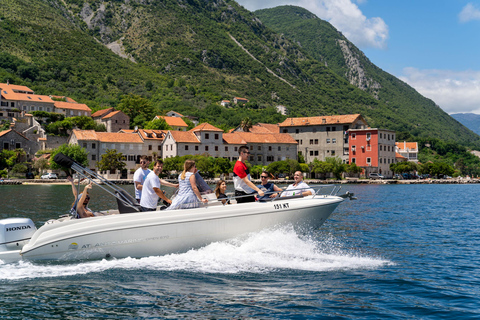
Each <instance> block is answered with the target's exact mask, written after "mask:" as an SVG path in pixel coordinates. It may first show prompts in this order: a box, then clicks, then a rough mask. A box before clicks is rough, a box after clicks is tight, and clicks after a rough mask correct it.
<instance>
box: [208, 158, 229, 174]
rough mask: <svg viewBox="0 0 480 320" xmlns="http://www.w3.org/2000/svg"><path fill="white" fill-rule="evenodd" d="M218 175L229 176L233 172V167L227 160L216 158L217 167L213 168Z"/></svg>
mask: <svg viewBox="0 0 480 320" xmlns="http://www.w3.org/2000/svg"><path fill="white" fill-rule="evenodd" d="M213 170H214V172H215V173H216V174H222V173H225V174H228V173H229V172H231V171H232V166H231V165H230V161H228V159H225V158H215V165H214V168H213Z"/></svg>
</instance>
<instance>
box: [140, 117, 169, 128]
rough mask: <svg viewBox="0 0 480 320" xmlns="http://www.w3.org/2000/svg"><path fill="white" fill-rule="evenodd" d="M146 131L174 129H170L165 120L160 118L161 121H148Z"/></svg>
mask: <svg viewBox="0 0 480 320" xmlns="http://www.w3.org/2000/svg"><path fill="white" fill-rule="evenodd" d="M144 129H148V130H172V127H170V126H169V125H168V124H167V122H166V121H165V119H163V118H160V119H154V120H152V121H148V122H146V123H145V126H144Z"/></svg>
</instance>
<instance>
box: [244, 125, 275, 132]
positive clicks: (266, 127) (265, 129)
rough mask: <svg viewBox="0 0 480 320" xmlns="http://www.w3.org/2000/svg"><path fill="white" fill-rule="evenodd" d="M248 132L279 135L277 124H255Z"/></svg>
mask: <svg viewBox="0 0 480 320" xmlns="http://www.w3.org/2000/svg"><path fill="white" fill-rule="evenodd" d="M250 132H254V133H280V127H279V126H278V124H270V123H257V124H256V125H254V126H252V128H250Z"/></svg>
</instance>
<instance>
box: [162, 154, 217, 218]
mask: <svg viewBox="0 0 480 320" xmlns="http://www.w3.org/2000/svg"><path fill="white" fill-rule="evenodd" d="M196 172H197V167H196V165H195V161H193V160H186V161H185V163H184V164H183V172H182V174H181V175H180V176H179V177H178V184H179V187H178V194H177V196H176V197H175V199H173V201H172V204H171V205H170V206H169V207H168V208H167V210H175V209H190V208H197V207H198V204H199V202H203V203H206V202H208V200H207V199H202V195H201V194H200V191H198V188H197V180H196V179H195V173H196Z"/></svg>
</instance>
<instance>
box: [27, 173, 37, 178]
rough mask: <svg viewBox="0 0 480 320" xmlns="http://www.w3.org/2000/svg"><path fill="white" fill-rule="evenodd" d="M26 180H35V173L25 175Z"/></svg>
mask: <svg viewBox="0 0 480 320" xmlns="http://www.w3.org/2000/svg"><path fill="white" fill-rule="evenodd" d="M25 178H27V179H35V175H34V174H33V172H27V173H25Z"/></svg>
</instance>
